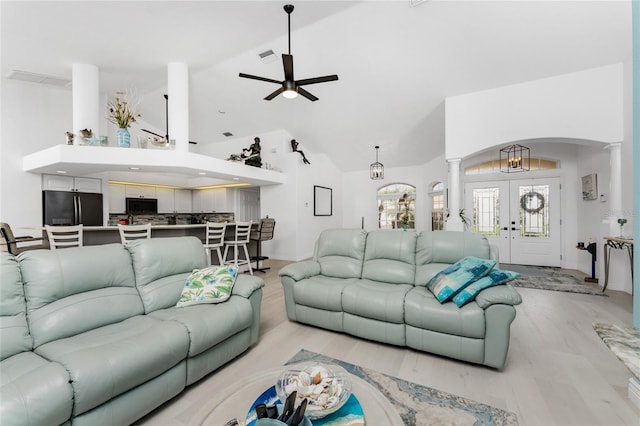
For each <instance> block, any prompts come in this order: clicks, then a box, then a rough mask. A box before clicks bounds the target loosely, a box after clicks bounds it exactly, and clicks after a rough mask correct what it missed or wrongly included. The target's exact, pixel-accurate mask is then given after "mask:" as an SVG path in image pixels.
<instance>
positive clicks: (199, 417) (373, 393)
mask: <svg viewBox="0 0 640 426" xmlns="http://www.w3.org/2000/svg"><path fill="white" fill-rule="evenodd" d="M284 368H286V367H280V368H277V369H272V370H267V371H264V372H262V373H259V374H255V375H252V376H249V377H247V378H244V379H240V380H238V381H237V382H235V383H233V384H231V385H229V386H228V387H226V388H225V389H222V390H220V391H219V392H216V394H215V395H212V396H211V399H210V400H209V402H208V403H207V404H205V406H203V407H202V408H201V409H200V410H199V411H198V412H196V413H195V414H194V416H193V417H192V422H191V424H202V425H212V426H214V425H215V426H221V425H224V424H225V423H226V422H227V421H229V420H231V419H233V418H237V419H238V420H241V421H242V422H243V423H244V421H245V418H246V416H247V413H248V411H249V408H250V407H251V404H252V403H253V402H254V401H255V399H256V398H257V397H258V396H260V395H261V394H262V393H263V392H264V391H265V390H266V389H269V388H270V387H271V386H273V385H274V384H275V383H276V380H277V379H278V377H279V376H280V374H282V371H283V370H284ZM350 378H351V392H352V393H353V394H354V395H355V396H356V397H357V398H358V401H359V402H360V405H361V407H362V410H363V412H364V418H365V423H366V422H367V419H370V420H369V421H370V422H372V423H375V424H384V425H389V426H395V425H399V426H400V425H403V423H402V419H401V418H400V416H399V415H398V413H397V412H396V410H395V408H394V407H393V405H392V404H391V403H390V402H389V400H388V399H387V398H385V396H384V395H383V394H382V393H381V392H380V391H379V390H378V389H376V388H374V387H373V386H371V385H370V384H369V383H367V382H365V381H364V380H362V379H360V378H359V377H356V376H354V375H350Z"/></svg>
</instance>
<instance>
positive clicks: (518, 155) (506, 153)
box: [500, 144, 531, 173]
mask: <svg viewBox="0 0 640 426" xmlns="http://www.w3.org/2000/svg"><path fill="white" fill-rule="evenodd" d="M530 164H531V150H530V149H529V148H527V147H526V146H523V145H518V144H513V145H509V146H506V147H504V148H502V149H501V150H500V171H501V172H502V173H514V172H524V171H528V170H529V168H530Z"/></svg>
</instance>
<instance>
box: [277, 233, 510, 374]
mask: <svg viewBox="0 0 640 426" xmlns="http://www.w3.org/2000/svg"><path fill="white" fill-rule="evenodd" d="M466 256H475V257H481V258H485V259H496V260H497V257H498V254H497V250H496V249H494V248H493V247H492V246H491V245H490V244H489V242H488V241H487V239H486V238H485V237H484V236H482V235H478V234H474V233H470V232H450V231H449V232H448V231H437V232H423V233H420V234H416V233H414V232H403V231H385V230H379V231H371V232H366V231H364V230H360V229H331V230H325V231H323V232H322V233H321V235H320V237H319V239H318V241H317V242H316V249H315V254H314V258H313V260H308V261H302V262H297V263H292V264H289V265H287V266H285V267H284V268H282V269H281V270H280V272H279V274H280V277H281V280H282V285H283V287H284V295H285V304H286V310H287V316H288V317H289V319H290V320H292V321H298V322H301V323H305V324H311V325H314V326H318V327H322V328H326V329H329V330H335V331H340V332H345V333H348V334H351V335H354V336H358V337H362V338H365V339H369V340H375V341H379V342H383V343H388V344H392V345H398V346H408V347H410V348H414V349H417V350H420V351H425V352H431V353H435V354H439V355H444V356H447V357H451V358H456V359H460V360H463V361H468V362H472V363H477V364H484V365H487V366H490V367H494V368H498V369H501V368H503V366H504V364H505V360H506V357H507V352H508V349H509V336H510V326H511V322H512V321H513V320H514V319H515V316H516V310H515V308H514V305H517V304H519V303H521V298H520V295H519V294H518V292H517V291H516V290H514V289H513V288H512V287H511V286H510V285H508V284H507V285H499V286H496V287H491V288H488V289H485V290H483V291H482V292H481V293H480V294H479V295H478V296H477V297H476V299H475V301H472V302H470V303H468V304H467V305H465V306H463V307H462V308H458V306H456V304H455V303H453V302H447V303H443V304H441V303H440V302H438V300H437V299H436V298H435V296H434V295H433V294H432V293H431V291H429V289H427V288H426V284H427V282H428V281H429V280H430V279H431V278H432V277H433V276H434V275H435V274H436V273H438V272H439V271H441V270H442V269H444V268H446V267H447V266H449V265H451V264H453V263H455V262H457V261H458V260H460V259H462V258H464V257H466Z"/></svg>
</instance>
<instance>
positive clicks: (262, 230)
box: [249, 217, 276, 273]
mask: <svg viewBox="0 0 640 426" xmlns="http://www.w3.org/2000/svg"><path fill="white" fill-rule="evenodd" d="M257 225H258V227H257V228H254V230H252V232H251V235H250V237H249V239H250V240H251V241H255V242H256V256H255V258H252V259H254V260H255V261H256V266H255V267H254V268H253V270H254V271H260V272H262V273H264V272H265V271H266V270H267V269H271V268H270V267H268V266H267V267H262V268H260V261H262V260H266V259H268V258H269V257H268V256H263V255H262V242H263V241H268V240H272V239H273V230H274V229H275V227H276V221H275V219H272V218H269V217H266V218H263V219H260V222H258V223H257Z"/></svg>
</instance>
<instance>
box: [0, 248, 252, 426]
mask: <svg viewBox="0 0 640 426" xmlns="http://www.w3.org/2000/svg"><path fill="white" fill-rule="evenodd" d="M205 266H206V256H205V252H204V249H203V247H202V243H201V242H200V240H199V239H197V238H195V237H178V238H153V239H148V240H138V241H135V242H132V243H130V244H129V245H128V246H127V247H123V246H122V245H120V244H108V245H103V246H85V247H79V248H68V249H62V250H33V251H27V252H24V253H21V254H20V255H18V256H17V257H13V256H12V255H10V254H8V253H5V252H3V253H0V268H1V269H0V272H1V276H0V277H1V279H2V286H1V287H0V288H1V297H2V298H1V301H0V333H1V334H0V348H1V349H0V356H1V361H0V378H1V393H0V420H1V423H2V425H3V426H5V425H57V424H64V423H68V424H74V425H76V424H78V425H125V424H130V423H132V422H134V421H135V420H137V419H139V418H141V417H142V416H144V415H145V414H147V413H149V412H150V411H152V410H153V409H154V408H156V407H158V406H159V405H161V404H162V403H164V402H165V401H168V400H169V399H171V398H173V397H174V396H176V395H178V394H179V393H180V392H181V391H182V390H183V389H184V388H185V387H186V386H188V385H190V384H192V383H194V382H196V381H198V380H199V379H201V378H202V377H203V376H205V375H206V374H208V373H210V372H212V371H214V370H215V369H217V368H218V367H220V366H221V365H223V364H225V363H227V362H228V361H230V360H232V359H234V358H235V357H236V356H238V355H239V354H241V353H242V352H244V351H245V350H247V349H248V348H249V347H250V346H252V345H254V344H255V343H256V342H257V341H258V327H259V323H260V302H261V299H262V287H263V286H264V281H263V280H262V279H261V278H258V277H253V276H249V275H244V274H240V275H239V276H238V277H237V279H236V284H235V286H234V287H233V292H232V296H231V297H230V298H229V299H228V300H227V301H225V302H223V303H219V304H199V305H191V306H188V307H182V308H176V307H175V305H176V303H177V301H178V299H179V297H180V294H181V290H182V288H183V286H184V283H185V280H186V278H187V276H188V275H189V274H190V272H191V271H192V270H193V269H196V268H203V267H205Z"/></svg>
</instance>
